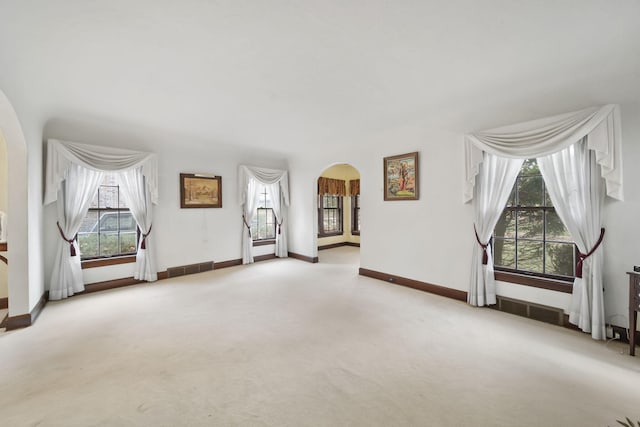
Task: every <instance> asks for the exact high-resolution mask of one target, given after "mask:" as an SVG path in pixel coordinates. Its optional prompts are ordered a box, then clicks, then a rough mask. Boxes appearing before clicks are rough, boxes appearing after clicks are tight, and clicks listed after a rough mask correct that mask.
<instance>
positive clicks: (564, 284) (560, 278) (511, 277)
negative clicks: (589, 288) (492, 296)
mask: <svg viewBox="0 0 640 427" xmlns="http://www.w3.org/2000/svg"><path fill="white" fill-rule="evenodd" d="M527 160H529V159H527ZM525 176H526V177H538V176H539V177H540V178H541V183H542V204H541V205H540V206H522V205H521V204H520V203H519V202H520V200H518V184H519V180H520V179H521V178H522V177H525ZM511 192H512V193H511V194H510V196H509V200H513V205H509V202H507V205H506V206H505V207H504V209H503V210H502V213H501V217H502V215H504V213H505V212H507V211H510V212H512V215H513V217H514V218H515V224H514V227H515V231H514V237H513V238H504V237H499V236H496V235H495V229H494V231H493V233H492V236H491V250H492V255H494V270H495V278H496V279H497V280H503V281H507V282H511V283H517V284H522V285H527V286H534V287H539V288H544V289H551V290H556V291H561V292H567V291H568V292H571V288H572V287H573V286H572V284H573V281H574V280H575V268H576V264H577V261H578V248H577V246H576V244H575V243H574V242H567V241H564V240H557V239H553V238H547V215H548V213H549V212H555V211H556V209H555V207H554V206H553V205H552V204H551V205H548V204H547V203H548V202H547V201H548V200H549V202H550V199H549V197H548V193H547V185H546V183H545V182H544V177H542V174H535V175H523V174H522V170H521V171H520V172H519V173H518V176H517V178H516V181H515V182H514V186H513V188H512V190H511ZM522 211H527V212H542V231H541V235H542V236H541V238H539V239H538V238H529V237H519V236H518V218H519V215H518V214H519V213H520V212H522ZM497 240H502V241H510V242H513V243H514V244H515V253H514V263H515V265H516V267H517V265H518V264H517V262H518V242H527V241H529V242H539V243H541V244H542V269H543V272H535V271H528V270H521V269H518V268H509V267H503V266H498V265H495V247H496V245H495V243H496V241H497ZM548 243H556V244H565V245H569V244H571V245H573V275H572V276H564V275H558V274H549V273H546V272H544V271H545V270H546V267H547V265H546V258H547V252H546V245H547V244H548Z"/></svg>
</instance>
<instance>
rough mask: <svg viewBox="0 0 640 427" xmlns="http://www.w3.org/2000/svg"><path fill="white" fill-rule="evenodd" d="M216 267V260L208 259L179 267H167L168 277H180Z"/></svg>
mask: <svg viewBox="0 0 640 427" xmlns="http://www.w3.org/2000/svg"><path fill="white" fill-rule="evenodd" d="M213 269H214V262H213V261H207V262H201V263H198V264H189V265H181V266H179V267H171V268H167V277H178V276H184V275H186V274H195V273H204V272H205V271H211V270H213Z"/></svg>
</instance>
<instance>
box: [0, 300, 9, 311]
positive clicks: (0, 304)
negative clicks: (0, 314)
mask: <svg viewBox="0 0 640 427" xmlns="http://www.w3.org/2000/svg"><path fill="white" fill-rule="evenodd" d="M5 308H9V298H0V310H3V309H5Z"/></svg>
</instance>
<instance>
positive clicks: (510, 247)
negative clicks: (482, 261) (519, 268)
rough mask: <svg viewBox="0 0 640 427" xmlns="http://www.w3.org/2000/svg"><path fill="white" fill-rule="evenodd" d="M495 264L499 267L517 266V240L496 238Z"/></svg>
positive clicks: (494, 248) (494, 243) (494, 244)
mask: <svg viewBox="0 0 640 427" xmlns="http://www.w3.org/2000/svg"><path fill="white" fill-rule="evenodd" d="M493 253H494V260H493V262H494V264H495V265H496V266H498V267H505V268H516V241H515V240H504V239H494V242H493Z"/></svg>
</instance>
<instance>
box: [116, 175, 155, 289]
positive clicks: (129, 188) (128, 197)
mask: <svg viewBox="0 0 640 427" xmlns="http://www.w3.org/2000/svg"><path fill="white" fill-rule="evenodd" d="M118 179H119V181H120V190H121V191H122V196H123V198H124V200H125V202H126V203H127V206H129V210H130V211H131V215H132V216H133V219H134V220H135V221H136V224H137V225H138V228H139V229H140V234H141V236H140V239H139V241H138V250H137V252H136V268H135V271H134V273H133V278H134V279H138V280H146V281H148V282H155V281H156V280H158V269H157V267H156V260H155V245H154V244H153V241H154V240H155V239H154V236H153V233H152V231H153V222H152V221H153V204H152V203H151V192H150V191H149V189H148V187H147V185H146V180H145V177H144V174H143V172H142V167H137V168H135V169H129V170H126V171H123V172H119V173H118Z"/></svg>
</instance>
